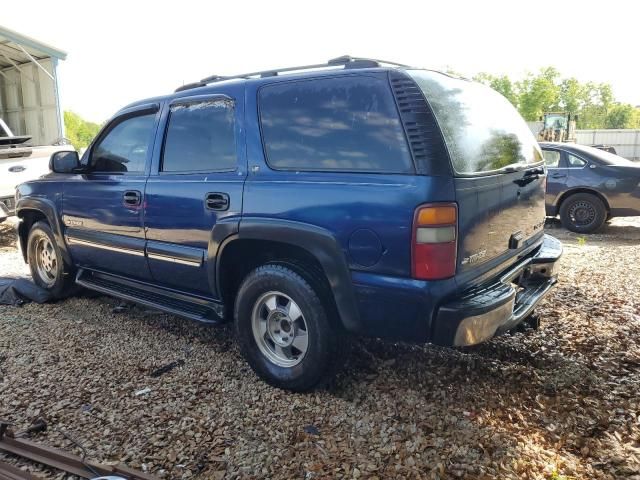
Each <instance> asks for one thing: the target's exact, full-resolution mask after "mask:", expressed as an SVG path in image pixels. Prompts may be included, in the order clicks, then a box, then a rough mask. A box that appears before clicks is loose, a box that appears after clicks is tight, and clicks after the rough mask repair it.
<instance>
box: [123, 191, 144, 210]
mask: <svg viewBox="0 0 640 480" xmlns="http://www.w3.org/2000/svg"><path fill="white" fill-rule="evenodd" d="M122 203H124V205H125V207H137V206H139V205H140V204H141V203H142V193H140V192H139V191H138V190H127V191H126V192H124V194H123V195H122Z"/></svg>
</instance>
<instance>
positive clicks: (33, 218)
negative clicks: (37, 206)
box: [18, 209, 48, 263]
mask: <svg viewBox="0 0 640 480" xmlns="http://www.w3.org/2000/svg"><path fill="white" fill-rule="evenodd" d="M18 217H19V218H20V219H22V221H21V222H20V224H19V226H18V240H19V241H20V249H21V251H22V257H23V258H24V261H25V263H26V262H27V261H28V259H27V240H28V238H29V231H30V230H31V227H32V226H33V224H34V223H36V222H40V221H45V222H47V223H48V220H47V217H46V215H45V214H44V213H42V212H41V211H39V210H32V209H26V210H20V211H19V212H18Z"/></svg>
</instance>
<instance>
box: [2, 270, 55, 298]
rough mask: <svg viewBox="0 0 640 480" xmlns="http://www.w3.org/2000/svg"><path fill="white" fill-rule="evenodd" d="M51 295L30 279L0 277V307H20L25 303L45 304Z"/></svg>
mask: <svg viewBox="0 0 640 480" xmlns="http://www.w3.org/2000/svg"><path fill="white" fill-rule="evenodd" d="M50 299H51V293H50V292H49V291H48V290H47V289H45V288H42V287H39V286H38V285H36V284H35V283H33V281H32V280H31V279H30V278H24V277H23V278H14V277H0V305H22V304H24V303H26V302H36V303H45V302H48V301H49V300H50Z"/></svg>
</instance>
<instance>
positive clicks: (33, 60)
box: [16, 43, 56, 82]
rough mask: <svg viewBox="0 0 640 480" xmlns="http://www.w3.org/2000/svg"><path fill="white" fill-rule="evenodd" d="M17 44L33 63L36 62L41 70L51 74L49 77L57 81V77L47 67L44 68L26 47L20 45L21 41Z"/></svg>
mask: <svg viewBox="0 0 640 480" xmlns="http://www.w3.org/2000/svg"><path fill="white" fill-rule="evenodd" d="M16 45H18V48H20V50H22V51H23V52H24V54H25V55H26V56H27V57H29V60H31V61H32V62H33V63H35V64H36V65H37V66H38V68H40V70H42V71H43V72H44V73H46V74H47V75H48V76H49V78H50V79H51V80H53V81H54V82H55V80H56V79H55V78H53V75H51V74H50V73H49V71H48V70H47V69H46V68H44V67H43V66H42V65H40V64H39V63H38V61H37V60H36V59H35V58H33V57H32V56H31V54H30V53H29V52H27V51H26V50H25V49H24V47H23V46H22V45H20V44H19V43H18V44H16Z"/></svg>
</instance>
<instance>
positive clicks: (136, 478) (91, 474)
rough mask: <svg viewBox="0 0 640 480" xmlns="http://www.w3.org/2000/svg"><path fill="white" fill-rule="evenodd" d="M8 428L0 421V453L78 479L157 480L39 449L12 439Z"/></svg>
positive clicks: (36, 446)
mask: <svg viewBox="0 0 640 480" xmlns="http://www.w3.org/2000/svg"><path fill="white" fill-rule="evenodd" d="M9 425H10V424H9V423H7V422H2V421H0V451H2V452H5V453H8V454H11V455H15V456H18V457H22V458H24V459H27V460H30V461H33V462H36V463H41V464H43V465H47V466H49V467H52V468H55V469H57V470H62V471H63V472H66V473H69V474H71V475H77V476H79V477H81V478H88V479H93V478H96V477H100V476H101V475H102V476H104V475H107V476H109V475H117V476H118V477H119V478H122V477H124V478H127V479H130V480H157V479H156V477H154V476H153V475H149V474H146V473H144V472H139V471H136V470H133V469H131V468H128V467H126V466H124V465H105V464H101V463H97V462H93V461H91V460H85V459H84V458H83V457H79V456H77V455H73V454H71V453H68V452H65V451H63V450H58V449H55V448H51V447H48V446H46V445H40V444H38V443H35V442H32V441H30V440H24V439H21V438H15V437H14V436H13V432H12V431H11V430H10V429H9V428H8V427H9ZM5 470H6V471H7V472H9V473H11V472H12V471H13V472H14V473H15V469H13V468H11V467H9V468H5ZM1 476H2V464H0V478H1ZM9 478H11V477H9ZM13 478H19V479H20V478H30V477H26V476H23V477H13ZM13 478H12V480H13Z"/></svg>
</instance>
